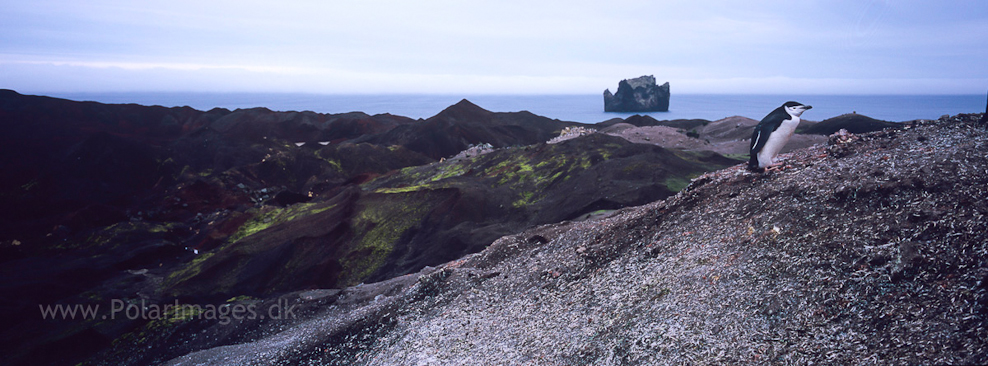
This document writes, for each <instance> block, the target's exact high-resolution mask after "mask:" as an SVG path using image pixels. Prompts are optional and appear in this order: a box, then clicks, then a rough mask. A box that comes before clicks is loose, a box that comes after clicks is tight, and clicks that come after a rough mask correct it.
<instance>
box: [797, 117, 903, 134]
mask: <svg viewBox="0 0 988 366" xmlns="http://www.w3.org/2000/svg"><path fill="white" fill-rule="evenodd" d="M901 126H902V125H901V124H899V123H895V122H888V121H882V120H877V119H874V118H871V117H868V116H865V115H861V114H856V113H851V114H843V115H840V116H837V117H833V118H828V119H825V120H823V121H821V122H817V123H813V124H808V125H807V126H806V127H802V126H800V127H801V128H797V129H796V133H805V134H814V135H830V134H833V133H834V132H837V131H839V130H841V129H844V130H847V131H848V132H850V133H868V132H874V131H881V130H884V129H886V128H890V127H891V128H899V127H901Z"/></svg>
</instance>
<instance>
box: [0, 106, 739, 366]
mask: <svg viewBox="0 0 988 366" xmlns="http://www.w3.org/2000/svg"><path fill="white" fill-rule="evenodd" d="M0 125H2V126H0V128H2V129H4V130H5V131H8V132H9V133H8V134H2V135H0V152H2V154H3V157H4V158H3V159H0V168H2V169H3V171H4V172H6V173H7V174H5V175H4V179H3V180H2V182H0V197H3V199H2V200H0V213H2V215H4V216H3V219H4V220H0V277H2V278H4V281H3V282H0V298H3V299H5V300H4V301H3V302H2V303H0V313H2V314H3V315H2V316H0V323H2V325H3V327H0V329H2V330H0V341H2V344H3V349H2V352H0V362H2V363H4V364H32V365H41V364H76V363H77V362H78V361H80V360H83V359H86V358H88V357H90V356H92V355H93V354H96V353H99V352H100V351H101V350H104V349H106V348H110V347H111V346H112V347H114V348H113V349H114V350H125V351H126V353H127V354H131V353H134V352H133V348H132V347H145V348H146V344H145V343H146V342H150V341H152V340H153V339H155V338H154V337H163V336H168V335H169V334H171V332H172V331H177V330H176V328H171V327H169V326H170V325H173V324H178V323H182V321H183V320H185V319H187V318H188V317H185V316H182V315H181V314H175V313H174V312H171V313H168V316H167V317H166V318H167V319H165V320H164V321H161V319H160V318H155V319H158V321H148V318H146V317H137V318H129V317H127V318H120V317H115V318H112V317H111V319H110V320H105V319H102V318H99V317H97V318H91V319H88V320H81V319H76V320H78V321H62V320H53V319H45V318H43V317H41V316H40V314H39V310H40V309H39V305H41V307H43V306H55V305H75V304H82V305H100V306H102V310H103V311H108V310H109V308H110V307H111V302H113V301H123V302H125V303H126V304H129V305H133V304H141V303H152V304H164V303H170V302H172V301H180V302H182V303H194V304H224V303H226V301H227V300H236V299H274V298H275V297H276V296H278V295H279V294H283V293H286V292H291V291H299V290H305V289H318V288H337V289H339V288H344V287H346V286H351V285H356V284H359V283H361V282H368V283H369V282H374V281H381V280H385V279H388V278H392V277H394V276H401V275H404V274H407V273H409V272H415V271H418V270H420V269H421V268H423V267H424V266H428V265H438V264H440V263H444V262H447V261H450V260H454V259H456V258H460V257H462V256H463V255H466V254H468V253H473V252H476V251H478V250H481V249H483V248H484V247H486V246H487V245H488V244H490V243H491V242H493V241H494V240H495V239H497V238H499V237H501V236H503V235H508V234H512V233H516V232H518V231H521V230H524V229H525V228H528V227H531V226H533V225H539V224H545V223H550V222H557V221H559V220H566V219H580V218H584V217H588V216H594V215H600V214H602V213H605V212H607V211H608V210H613V209H618V208H622V207H626V206H632V205H639V204H643V203H647V202H651V201H654V200H656V199H661V198H664V197H667V196H669V195H671V194H673V193H675V192H676V191H678V190H680V189H682V188H683V187H685V186H686V185H687V184H688V182H689V179H690V178H693V177H696V176H698V175H700V174H702V173H703V172H706V171H711V170H716V169H720V168H722V167H725V166H728V165H732V164H734V161H732V160H730V159H725V158H724V157H722V156H719V155H717V154H713V153H709V152H681V151H676V150H668V149H664V148H661V147H658V146H647V145H637V144H631V143H629V142H627V141H624V140H621V139H617V138H614V137H609V136H605V135H592V136H587V137H584V138H580V139H574V140H572V141H566V142H565V143H560V144H553V145H547V144H544V143H541V142H542V141H545V140H547V139H549V138H550V137H552V136H555V135H557V134H558V133H559V131H560V130H561V129H562V128H563V127H565V126H574V125H577V124H575V123H570V122H561V121H557V120H551V119H548V118H544V117H539V116H535V115H532V114H531V113H527V112H518V113H492V112H489V111H486V110H484V109H483V108H480V107H478V106H476V105H473V104H472V103H470V102H468V101H463V102H460V103H458V104H456V105H454V106H451V107H450V108H447V109H446V110H444V111H442V112H441V113H439V114H437V115H436V116H434V117H432V118H429V119H426V120H411V119H408V118H404V117H399V116H392V115H386V114H385V115H376V116H368V115H366V114H363V113H347V114H333V115H330V114H318V113H312V112H274V111H270V110H267V109H263V108H254V109H243V110H235V111H229V110H224V109H214V110H211V111H205V112H204V111H197V110H193V109H190V108H163V107H144V106H138V105H106V104H100V103H91V102H73V101H67V100H62V99H55V98H47V97H37V96H26V95H20V94H18V93H16V92H13V91H0ZM479 142H488V143H490V144H491V146H492V147H497V148H498V149H494V150H493V151H492V152H490V153H487V154H485V155H482V156H473V157H470V158H457V159H451V160H448V161H445V162H436V160H437V158H442V157H449V156H452V155H454V154H456V152H458V149H463V148H466V147H468V146H469V145H470V144H476V143H479ZM533 144H534V145H533ZM515 145H519V146H517V147H510V146H515ZM485 146H486V145H485ZM447 154H448V155H447ZM600 187H603V188H604V189H599V188H600ZM121 304H123V303H121ZM135 306H136V305H135ZM142 308H146V307H142ZM159 315H162V314H159ZM195 324H199V323H195ZM192 326H194V327H198V326H199V325H192ZM231 329H232V328H231ZM265 332H268V330H265ZM179 333H181V332H179ZM238 334H240V333H238ZM244 334H246V333H244ZM265 334H266V333H265ZM238 337H240V336H237V337H235V338H234V339H235V340H236V341H242V340H243V339H245V338H238ZM235 340H229V339H228V340H227V341H229V342H234V341H235ZM152 343H153V342H152ZM210 344H212V343H208V342H207V343H191V344H188V345H187V347H189V348H181V349H184V350H186V351H193V350H197V349H201V348H202V347H204V346H205V345H210ZM160 351H161V350H160V349H157V348H155V349H153V352H152V353H153V354H155V355H157V356H154V357H158V358H160V357H164V356H163V355H171V356H175V355H177V354H172V353H168V352H177V351H174V350H172V351H168V352H164V353H161V352H160ZM134 354H136V355H141V354H143V353H134ZM142 362H144V361H133V362H121V363H131V364H133V363H142Z"/></svg>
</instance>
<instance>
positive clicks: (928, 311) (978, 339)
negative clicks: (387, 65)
mask: <svg viewBox="0 0 988 366" xmlns="http://www.w3.org/2000/svg"><path fill="white" fill-rule="evenodd" d="M978 117H979V116H977V115H974V116H970V115H961V116H957V117H953V118H945V119H941V120H939V121H935V122H918V123H915V124H912V125H909V126H907V128H904V129H903V130H901V131H894V130H890V131H882V132H875V133H869V134H864V135H854V134H849V133H843V134H837V135H834V136H832V137H831V139H830V143H829V145H828V146H818V147H813V148H809V149H803V150H799V151H796V152H794V153H792V154H789V155H787V156H785V158H786V161H787V165H788V168H787V169H786V170H785V171H783V172H781V173H769V174H752V173H749V172H747V171H745V170H744V169H743V168H742V167H741V166H735V167H732V168H728V169H724V170H721V171H717V172H714V173H710V174H706V175H703V176H701V177H699V178H698V179H696V180H694V181H693V182H692V183H691V184H690V185H689V187H687V188H686V189H685V190H684V191H682V192H680V193H678V194H676V195H675V196H672V197H670V198H668V199H666V200H660V201H656V202H654V203H650V204H647V205H644V206H639V207H632V208H625V209H622V210H619V211H617V212H615V213H613V214H611V215H610V216H608V217H605V218H602V219H599V220H590V221H581V222H572V221H564V222H560V223H556V224H550V225H545V226H540V227H537V228H534V229H530V230H527V231H525V232H522V233H519V234H516V235H509V236H505V237H502V238H501V239H498V240H497V241H495V243H494V244H492V245H491V246H490V247H488V248H486V249H484V250H483V251H481V252H480V253H477V254H473V255H468V256H465V257H463V258H461V259H459V260H456V261H452V262H449V263H446V264H443V265H441V266H438V267H435V268H426V269H424V270H423V271H421V272H418V273H416V274H412V275H407V276H402V277H398V278H395V279H392V280H388V281H384V282H379V283H374V284H367V285H362V286H356V287H351V288H347V289H344V290H342V291H332V292H327V291H322V292H320V291H307V292H301V293H290V294H286V295H284V296H283V297H282V301H287V302H288V303H290V304H297V305H298V312H299V314H301V315H299V316H298V317H297V318H295V319H290V320H279V321H273V320H262V321H256V320H244V321H241V322H237V323H235V324H234V323H231V324H227V325H221V324H218V323H216V322H215V321H213V322H210V321H206V320H194V319H190V320H181V321H178V322H176V323H175V324H173V325H170V326H169V327H168V328H167V329H168V330H167V331H161V332H157V333H155V334H154V335H153V336H152V337H153V340H154V342H147V343H141V345H143V346H144V347H139V348H134V349H123V350H118V351H117V352H115V353H107V354H104V355H103V356H104V357H107V358H106V360H108V361H106V362H107V363H108V364H116V363H121V362H124V363H151V362H157V361H163V360H166V359H168V358H170V357H175V358H173V359H171V360H170V361H167V364H170V365H199V364H213V365H236V364H244V363H252V364H285V365H287V364H325V365H396V364H402V365H416V364H485V365H517V364H540V365H541V364H573V365H597V364H622V365H635V364H649V365H651V364H684V363H701V364H706V363H730V364H739V363H745V364H779V363H781V364H809V363H815V364H821V363H822V364H984V363H986V362H988V358H986V355H988V352H986V341H985V340H986V339H988V334H986V329H988V327H986V324H985V321H986V316H988V270H986V268H988V266H986V261H988V247H986V243H988V237H986V235H988V234H986V232H985V231H984V227H986V225H988V216H986V215H988V204H986V201H985V200H984V198H985V197H988V190H986V187H988V157H986V155H985V153H984V152H985V151H986V149H988V132H986V129H985V126H980V125H977V124H976V123H975V122H974V121H976V120H977V118H978ZM251 301H253V302H250V301H248V302H245V303H252V304H256V305H259V306H262V307H263V306H268V305H270V304H272V303H273V302H274V301H275V299H269V300H263V301H261V300H251ZM169 355H173V356H169ZM97 363H99V362H97Z"/></svg>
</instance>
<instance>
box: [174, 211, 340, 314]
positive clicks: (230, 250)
mask: <svg viewBox="0 0 988 366" xmlns="http://www.w3.org/2000/svg"><path fill="white" fill-rule="evenodd" d="M334 207H335V204H334V203H330V202H318V203H300V204H295V205H291V206H288V207H284V208H281V207H274V206H263V207H261V208H259V209H252V211H251V212H248V214H251V215H253V217H252V218H250V219H248V220H247V221H246V222H244V224H242V225H241V226H240V228H239V229H238V230H237V231H236V232H235V233H233V234H232V235H230V236H229V237H228V238H227V240H226V243H225V244H223V245H222V246H220V247H219V248H216V249H214V250H211V251H208V252H205V253H202V254H200V255H198V256H196V257H195V258H193V259H192V261H190V262H189V263H187V264H185V265H184V266H182V267H180V268H179V269H177V270H175V271H173V272H171V273H170V274H169V275H168V276H167V277H166V279H165V283H164V288H171V289H175V288H177V287H180V286H182V284H183V283H186V282H188V281H190V280H193V279H194V278H197V277H198V276H200V275H201V274H202V272H203V271H204V270H206V269H207V268H211V267H213V266H216V265H219V264H220V263H219V262H223V266H224V267H225V268H228V269H229V270H228V271H225V272H224V273H225V275H224V276H222V277H221V278H210V279H208V281H210V282H211V285H210V286H212V287H215V288H217V289H219V290H225V289H229V288H230V287H231V286H233V285H235V284H236V282H237V276H238V274H239V270H241V269H243V267H244V266H245V265H246V264H247V262H248V259H249V258H250V257H251V256H252V255H255V254H258V253H260V252H261V251H263V250H264V248H265V244H266V241H263V240H262V241H254V240H250V238H251V237H253V236H255V235H257V234H258V233H261V232H264V231H265V230H270V229H272V228H274V227H278V226H279V225H285V224H287V223H290V222H292V221H294V220H298V219H301V218H304V217H309V216H312V215H317V214H319V213H321V212H324V211H327V210H330V209H332V208H334ZM218 253H223V255H217V254H218ZM231 258H234V259H231ZM231 260H233V261H234V262H233V263H231V262H230V261H231ZM207 287H209V286H207ZM176 291H177V292H176ZM176 291H172V293H173V295H179V294H181V293H184V291H182V290H176Z"/></svg>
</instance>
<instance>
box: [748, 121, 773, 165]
mask: <svg viewBox="0 0 988 366" xmlns="http://www.w3.org/2000/svg"><path fill="white" fill-rule="evenodd" d="M765 127H771V126H763V125H758V126H757V127H755V131H754V132H752V133H751V147H750V148H749V153H750V154H751V157H750V158H749V159H748V169H751V170H754V171H761V169H762V168H761V167H759V166H758V153H759V152H761V151H762V148H764V147H765V142H766V141H768V135H769V132H768V131H765Z"/></svg>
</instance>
